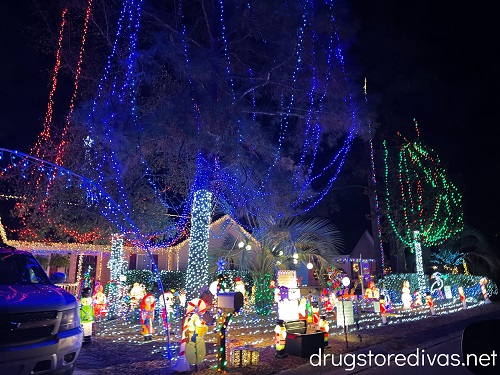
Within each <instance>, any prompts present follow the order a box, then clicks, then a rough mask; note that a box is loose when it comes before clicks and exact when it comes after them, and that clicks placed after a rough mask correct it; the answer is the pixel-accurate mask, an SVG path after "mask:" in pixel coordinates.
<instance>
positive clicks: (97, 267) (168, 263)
mask: <svg viewBox="0 0 500 375" xmlns="http://www.w3.org/2000/svg"><path fill="white" fill-rule="evenodd" d="M0 234H2V238H3V241H4V242H5V243H7V244H8V245H11V246H14V247H15V248H17V249H19V250H26V251H29V252H31V253H33V254H34V255H42V256H46V257H50V256H51V254H56V253H57V254H64V255H67V256H68V258H69V260H70V262H69V267H68V268H66V269H64V270H61V269H56V268H48V269H47V272H48V273H49V275H50V274H51V273H53V272H56V271H64V272H65V273H66V275H67V282H68V283H70V284H71V283H76V284H78V283H79V282H80V281H81V279H82V277H83V274H84V273H85V272H87V271H88V269H89V266H90V274H91V276H92V278H94V280H99V281H100V282H101V283H103V284H106V283H107V282H108V281H109V280H110V270H109V268H108V267H107V264H108V262H109V259H110V252H111V243H110V245H92V244H79V243H54V242H29V241H15V240H8V239H7V237H6V234H5V230H4V228H3V226H2V223H1V220H0ZM229 235H231V236H232V238H234V239H235V242H234V244H233V246H232V248H231V249H229V251H228V252H227V254H226V256H225V257H224V258H225V260H226V262H227V266H228V268H233V269H238V268H239V267H240V264H241V263H242V261H243V260H244V256H245V253H248V252H249V250H250V249H251V248H252V244H255V240H253V238H252V237H251V235H250V234H249V233H248V232H247V231H246V230H245V229H244V228H243V227H241V226H240V225H239V224H238V223H237V222H236V221H234V220H233V219H232V218H231V217H230V216H229V215H224V216H222V217H221V218H219V219H217V220H215V221H213V222H212V223H211V224H210V234H209V244H208V247H209V251H210V250H213V249H222V248H224V246H223V244H224V241H225V239H226V237H228V236H229ZM253 248H256V246H253ZM149 250H150V251H151V254H152V257H153V259H154V261H155V263H156V265H157V267H158V269H159V270H178V271H184V270H186V269H187V263H188V253H189V238H187V239H185V240H183V241H181V242H179V243H176V244H174V245H173V246H169V247H151V248H150V249H149ZM123 253H124V259H125V260H126V261H127V262H128V269H137V270H144V269H148V270H151V269H152V263H151V259H150V257H149V255H148V254H147V253H146V252H145V251H144V250H143V249H142V248H139V247H136V246H135V247H134V246H124V247H123ZM247 256H249V255H247Z"/></svg>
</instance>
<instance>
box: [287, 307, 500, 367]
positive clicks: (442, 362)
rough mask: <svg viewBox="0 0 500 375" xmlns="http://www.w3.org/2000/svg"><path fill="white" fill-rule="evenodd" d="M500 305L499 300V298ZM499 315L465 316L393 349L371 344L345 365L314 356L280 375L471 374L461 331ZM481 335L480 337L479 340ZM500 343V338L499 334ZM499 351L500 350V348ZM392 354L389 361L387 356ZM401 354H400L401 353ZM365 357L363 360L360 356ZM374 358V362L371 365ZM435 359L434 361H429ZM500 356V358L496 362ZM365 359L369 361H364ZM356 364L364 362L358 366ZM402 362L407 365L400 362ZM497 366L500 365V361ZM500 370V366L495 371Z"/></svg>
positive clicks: (499, 311) (498, 311) (413, 336)
mask: <svg viewBox="0 0 500 375" xmlns="http://www.w3.org/2000/svg"><path fill="white" fill-rule="evenodd" d="M496 303H498V304H499V306H500V302H496ZM489 319H500V309H496V310H495V311H493V312H490V313H488V314H483V315H481V316H477V317H473V318H469V319H465V320H462V321H460V322H456V323H452V324H450V325H445V326H442V327H438V328H436V329H434V330H433V331H432V336H429V333H426V334H425V335H424V334H421V333H418V334H411V335H408V336H407V337H406V338H405V339H406V341H407V342H408V343H410V346H409V347H408V348H406V349H403V350H401V351H397V352H396V351H394V349H391V348H390V347H389V346H388V345H386V344H379V345H375V346H372V347H367V348H364V349H360V350H358V351H355V352H351V353H349V354H348V355H347V357H344V358H342V360H343V365H341V364H340V361H341V359H340V356H338V355H336V356H335V357H334V358H333V359H332V357H328V358H326V359H325V358H323V359H324V360H323V361H321V359H320V357H319V356H314V357H313V358H311V360H310V363H308V364H305V365H302V366H299V367H297V368H294V369H288V370H284V371H281V372H280V373H279V374H280V375H302V374H307V375H327V374H328V375H340V374H343V375H349V374H359V375H400V374H405V375H406V374H409V375H419V374H424V375H447V374H450V375H451V374H453V375H470V374H472V372H470V371H469V370H468V369H467V368H466V367H465V366H464V365H463V364H462V355H461V353H462V349H461V342H462V333H463V329H464V328H465V327H466V326H467V325H469V324H471V323H474V322H478V321H483V320H489ZM480 339H481V338H480V337H478V340H480ZM499 347H500V338H499ZM498 353H500V348H499V351H498ZM389 355H390V359H391V360H390V361H389V360H388V358H389ZM398 355H399V356H398ZM361 359H364V362H363V361H362V360H361ZM370 359H371V366H369V365H368V363H369V361H370ZM432 360H433V361H434V362H433V364H432V365H431V364H430V363H429V362H430V361H432ZM499 361H500V359H498V358H497V362H499ZM365 363H366V365H364V364H365ZM357 364H359V365H361V364H363V366H356V365H357ZM398 364H399V365H403V364H404V366H398ZM496 367H500V365H499V364H498V363H497V364H496V366H495V368H496ZM496 373H497V374H500V370H499V371H497V372H496Z"/></svg>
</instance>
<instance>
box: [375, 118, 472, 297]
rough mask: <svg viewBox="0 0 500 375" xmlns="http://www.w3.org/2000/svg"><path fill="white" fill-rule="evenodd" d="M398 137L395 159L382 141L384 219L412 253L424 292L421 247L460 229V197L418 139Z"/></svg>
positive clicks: (430, 153)
mask: <svg viewBox="0 0 500 375" xmlns="http://www.w3.org/2000/svg"><path fill="white" fill-rule="evenodd" d="M415 127H416V129H417V135H419V134H418V128H417V124H415ZM398 135H399V136H400V138H399V139H400V140H401V141H402V142H401V145H400V146H399V148H398V154H397V157H396V158H394V159H391V158H390V157H389V149H388V146H387V142H385V141H384V164H385V173H384V181H385V189H386V190H385V193H386V194H385V204H386V216H387V219H388V221H389V224H390V226H391V229H392V230H393V232H394V233H395V234H396V236H397V237H398V238H399V240H400V241H401V242H402V243H403V244H404V245H405V246H407V247H409V248H410V249H411V250H412V252H415V257H416V265H417V274H418V276H419V282H418V284H419V289H420V291H421V292H422V293H423V292H425V291H426V290H427V289H428V287H427V280H426V278H425V275H424V268H423V264H422V247H423V246H436V245H440V244H441V243H443V242H444V241H446V240H447V239H449V238H450V237H451V236H452V235H454V234H456V233H458V232H460V231H461V230H462V229H463V211H462V206H461V201H462V197H461V195H460V193H459V192H458V190H457V188H456V187H455V185H454V184H453V183H452V182H450V181H449V180H448V178H447V176H446V172H445V168H444V167H443V165H442V163H441V161H440V159H439V157H438V156H437V155H436V153H435V152H434V151H433V150H432V149H430V148H428V147H426V146H424V145H423V144H422V142H421V140H420V138H419V137H417V139H416V140H415V141H413V142H411V141H408V140H407V139H406V138H404V137H403V136H401V135H400V134H398Z"/></svg>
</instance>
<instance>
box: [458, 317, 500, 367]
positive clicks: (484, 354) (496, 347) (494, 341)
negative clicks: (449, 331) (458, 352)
mask: <svg viewBox="0 0 500 375" xmlns="http://www.w3.org/2000/svg"><path fill="white" fill-rule="evenodd" d="M499 354H500V319H493V320H484V321H482V322H476V323H472V324H470V325H468V326H467V327H465V329H464V332H463V334H462V361H463V363H464V364H465V367H466V368H467V369H468V370H469V371H471V372H473V373H474V374H480V375H489V374H499V373H500V372H499V368H500V363H499V362H500V358H498V357H497V356H498V355H499Z"/></svg>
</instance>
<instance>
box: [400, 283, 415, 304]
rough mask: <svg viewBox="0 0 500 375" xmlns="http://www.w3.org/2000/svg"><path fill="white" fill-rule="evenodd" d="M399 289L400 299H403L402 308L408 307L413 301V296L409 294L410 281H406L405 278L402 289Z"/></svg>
mask: <svg viewBox="0 0 500 375" xmlns="http://www.w3.org/2000/svg"><path fill="white" fill-rule="evenodd" d="M401 291H402V294H401V301H403V308H405V309H410V308H411V304H412V302H413V298H412V297H411V294H410V283H409V282H408V280H405V281H404V282H403V289H402V290H401Z"/></svg>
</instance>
